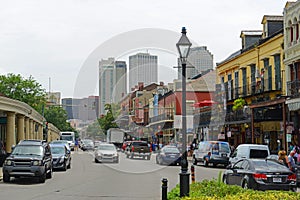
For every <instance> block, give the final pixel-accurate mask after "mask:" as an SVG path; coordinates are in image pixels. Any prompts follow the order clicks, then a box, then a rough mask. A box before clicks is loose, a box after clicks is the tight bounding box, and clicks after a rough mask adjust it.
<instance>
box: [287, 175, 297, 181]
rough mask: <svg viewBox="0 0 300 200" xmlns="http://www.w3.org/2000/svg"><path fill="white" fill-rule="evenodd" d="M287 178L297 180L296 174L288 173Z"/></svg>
mask: <svg viewBox="0 0 300 200" xmlns="http://www.w3.org/2000/svg"><path fill="white" fill-rule="evenodd" d="M288 180H290V181H296V180H297V176H296V174H290V175H289V176H288Z"/></svg>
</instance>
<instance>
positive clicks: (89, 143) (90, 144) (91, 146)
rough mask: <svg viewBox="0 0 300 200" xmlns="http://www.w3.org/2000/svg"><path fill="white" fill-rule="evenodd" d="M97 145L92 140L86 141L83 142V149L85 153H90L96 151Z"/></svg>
mask: <svg viewBox="0 0 300 200" xmlns="http://www.w3.org/2000/svg"><path fill="white" fill-rule="evenodd" d="M94 148H95V145H94V142H93V140H90V139H84V140H82V141H81V149H82V150H83V151H89V150H94Z"/></svg>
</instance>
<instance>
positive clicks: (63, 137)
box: [61, 135, 73, 141]
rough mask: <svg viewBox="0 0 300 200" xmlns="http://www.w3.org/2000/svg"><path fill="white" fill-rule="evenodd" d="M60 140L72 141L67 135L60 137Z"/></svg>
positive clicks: (71, 137)
mask: <svg viewBox="0 0 300 200" xmlns="http://www.w3.org/2000/svg"><path fill="white" fill-rule="evenodd" d="M61 139H62V140H68V141H72V140H73V136H69V135H62V136H61Z"/></svg>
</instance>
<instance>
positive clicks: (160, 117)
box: [149, 113, 174, 124]
mask: <svg viewBox="0 0 300 200" xmlns="http://www.w3.org/2000/svg"><path fill="white" fill-rule="evenodd" d="M173 120H174V116H173V114H167V113H164V114H161V115H157V116H155V117H151V118H150V122H149V124H151V123H155V122H160V121H173Z"/></svg>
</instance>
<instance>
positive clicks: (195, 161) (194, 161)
mask: <svg viewBox="0 0 300 200" xmlns="http://www.w3.org/2000/svg"><path fill="white" fill-rule="evenodd" d="M192 163H193V165H197V159H196V158H195V156H193V160H192Z"/></svg>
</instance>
